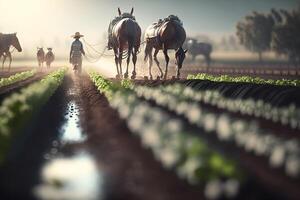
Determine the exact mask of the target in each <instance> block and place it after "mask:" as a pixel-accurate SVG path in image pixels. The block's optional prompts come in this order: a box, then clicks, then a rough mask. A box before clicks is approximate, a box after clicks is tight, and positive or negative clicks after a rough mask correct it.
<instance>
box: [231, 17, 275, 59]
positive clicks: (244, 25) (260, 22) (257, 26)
mask: <svg viewBox="0 0 300 200" xmlns="http://www.w3.org/2000/svg"><path fill="white" fill-rule="evenodd" d="M273 26H274V20H273V18H272V17H271V16H270V15H265V14H262V13H257V12H253V13H252V14H251V15H248V16H246V17H245V19H244V20H242V21H240V22H238V24H237V26H236V28H237V33H236V34H237V36H238V38H239V39H240V43H241V44H242V45H244V46H245V47H246V48H247V49H248V50H250V51H252V52H256V53H258V54H259V59H260V60H261V54H262V53H263V52H264V51H267V50H269V49H270V44H271V38H272V37H271V36H272V29H273Z"/></svg>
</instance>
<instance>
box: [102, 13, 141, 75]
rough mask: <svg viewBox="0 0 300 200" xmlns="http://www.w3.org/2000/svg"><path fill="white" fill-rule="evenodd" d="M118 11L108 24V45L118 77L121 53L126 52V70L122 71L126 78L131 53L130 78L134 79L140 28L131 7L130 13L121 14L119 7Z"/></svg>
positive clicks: (120, 71)
mask: <svg viewBox="0 0 300 200" xmlns="http://www.w3.org/2000/svg"><path fill="white" fill-rule="evenodd" d="M118 12H119V16H118V17H116V18H115V19H114V20H113V21H112V22H111V23H110V25H109V29H108V35H109V39H108V40H109V41H108V44H109V45H108V46H109V48H110V47H111V48H112V49H113V50H114V54H115V63H116V67H117V73H118V75H117V77H118V78H121V77H122V59H123V57H124V55H123V53H124V52H126V50H127V52H126V55H125V57H126V56H127V68H126V72H125V73H124V77H125V78H128V66H129V62H130V56H131V54H132V62H133V72H132V76H131V78H132V79H135V77H136V70H135V65H136V61H137V53H138V51H139V48H140V42H141V28H140V26H139V25H138V23H137V22H136V21H135V17H134V16H133V15H132V14H133V8H132V9H131V12H130V13H123V14H122V13H121V10H120V8H118ZM118 66H119V67H120V69H119V67H118Z"/></svg>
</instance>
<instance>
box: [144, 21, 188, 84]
mask: <svg viewBox="0 0 300 200" xmlns="http://www.w3.org/2000/svg"><path fill="white" fill-rule="evenodd" d="M144 37H145V41H146V46H145V57H144V60H145V61H147V60H148V59H149V76H150V79H152V73H151V68H152V51H153V49H154V54H153V57H154V61H155V62H156V65H157V67H158V69H159V71H160V77H161V78H162V77H164V79H166V78H167V73H168V64H169V56H168V50H169V49H174V50H175V59H176V64H177V74H176V76H177V78H179V77H180V69H181V68H182V64H183V61H184V59H185V53H186V52H187V50H183V48H182V45H183V43H184V41H185V39H186V33H185V30H184V28H183V24H182V22H181V20H180V19H179V18H178V17H177V16H175V15H169V16H168V17H167V18H165V19H164V20H161V19H159V21H158V22H155V23H153V24H151V25H150V26H148V28H147V29H146V30H145V36H144ZM159 50H162V51H163V53H164V56H165V60H166V68H165V73H164V74H163V72H162V69H161V67H160V65H159V61H158V59H157V54H158V52H159Z"/></svg>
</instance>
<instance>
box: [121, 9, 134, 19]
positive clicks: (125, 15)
mask: <svg viewBox="0 0 300 200" xmlns="http://www.w3.org/2000/svg"><path fill="white" fill-rule="evenodd" d="M133 10H134V9H133V7H132V8H131V11H130V13H122V12H121V10H120V8H118V13H119V17H122V18H131V19H134V20H135V17H134V16H133Z"/></svg>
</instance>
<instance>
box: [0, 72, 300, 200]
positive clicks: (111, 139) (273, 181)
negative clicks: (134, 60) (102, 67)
mask: <svg viewBox="0 0 300 200" xmlns="http://www.w3.org/2000/svg"><path fill="white" fill-rule="evenodd" d="M197 77H198V78H197V79H181V80H176V79H173V80H152V81H151V80H141V79H140V80H135V81H131V80H122V81H120V80H116V79H107V78H104V77H103V76H101V75H100V73H98V72H96V71H95V70H93V68H91V69H90V70H88V71H87V72H84V73H83V74H82V75H75V74H73V72H72V71H71V70H67V69H66V68H55V69H53V70H51V71H49V72H47V73H45V72H44V73H43V75H40V78H37V79H35V80H31V82H30V83H28V84H24V83H22V84H23V85H24V86H23V87H22V86H18V87H19V88H20V89H17V90H16V91H15V90H14V92H13V93H14V94H20V97H17V96H14V95H13V94H12V93H11V94H7V95H4V97H3V99H2V100H1V105H0V113H1V116H4V113H14V114H15V115H7V116H6V117H1V122H0V123H1V124H2V125H1V133H2V132H3V133H4V132H5V134H1V136H0V137H1V141H6V142H5V144H7V145H5V146H4V147H5V148H1V152H0V153H1V156H0V158H1V159H0V161H1V163H2V165H1V168H0V177H1V179H0V180H1V181H0V193H1V196H2V197H3V198H4V199H20V198H22V199H57V198H59V199H60V198H61V197H64V199H74V198H75V197H79V199H194V198H197V199H215V198H228V199H241V198H242V199H244V198H246V197H247V198H255V199H262V198H266V197H268V198H271V199H282V198H289V199H296V198H297V197H298V196H299V190H298V188H299V172H300V160H299V151H300V149H299V148H300V147H299V143H298V142H299V129H300V124H299V102H300V96H299V94H300V91H299V85H298V86H294V85H293V84H294V82H295V83H297V81H294V82H292V81H290V82H287V81H282V82H280V84H278V82H276V81H274V82H272V81H269V82H267V83H264V82H262V80H260V82H259V81H257V80H255V81H257V83H255V81H254V80H252V79H250V78H248V79H245V78H244V79H240V80H239V79H238V78H236V77H235V78H233V77H232V79H230V76H228V77H226V78H227V79H226V80H223V79H220V80H218V77H220V76H215V77H214V79H212V77H210V76H208V75H206V76H204V75H201V76H200V75H198V76H197ZM190 78H191V77H190ZM192 78H196V77H192ZM220 78H221V77H220ZM40 79H42V80H41V81H40ZM201 79H202V80H201ZM54 80H55V81H54ZM20 82H22V81H20ZM247 82H248V83H247ZM45 83H47V84H45ZM48 83H49V84H48ZM276 83H277V84H276ZM16 84H18V82H16V83H14V84H12V85H11V87H13V85H16ZM296 85H297V84H296ZM34 88H36V89H34ZM4 94H5V93H4ZM32 95H35V96H36V95H37V96H38V98H37V99H36V100H35V101H32V100H30V99H32V97H31V96H32ZM6 99H10V101H8V100H6ZM13 99H14V100H13ZM21 99H23V100H21ZM14 102H15V103H14ZM25 105H26V107H24V106H25ZM24 109H25V111H23V110H24ZM16 113H20V114H16ZM21 113H22V114H21ZM25 116H26V117H25ZM10 124H14V126H13V127H12V126H11V125H10ZM5 127H8V128H5ZM20 166H22V170H20V169H19V167H20ZM83 167H84V168H85V169H89V170H84V171H82V170H81V169H82V168H83ZM60 171H61V172H64V173H61V172H60ZM158 182H159V184H158ZM162 185H163V187H162ZM14 191H18V193H15V192H14Z"/></svg>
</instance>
